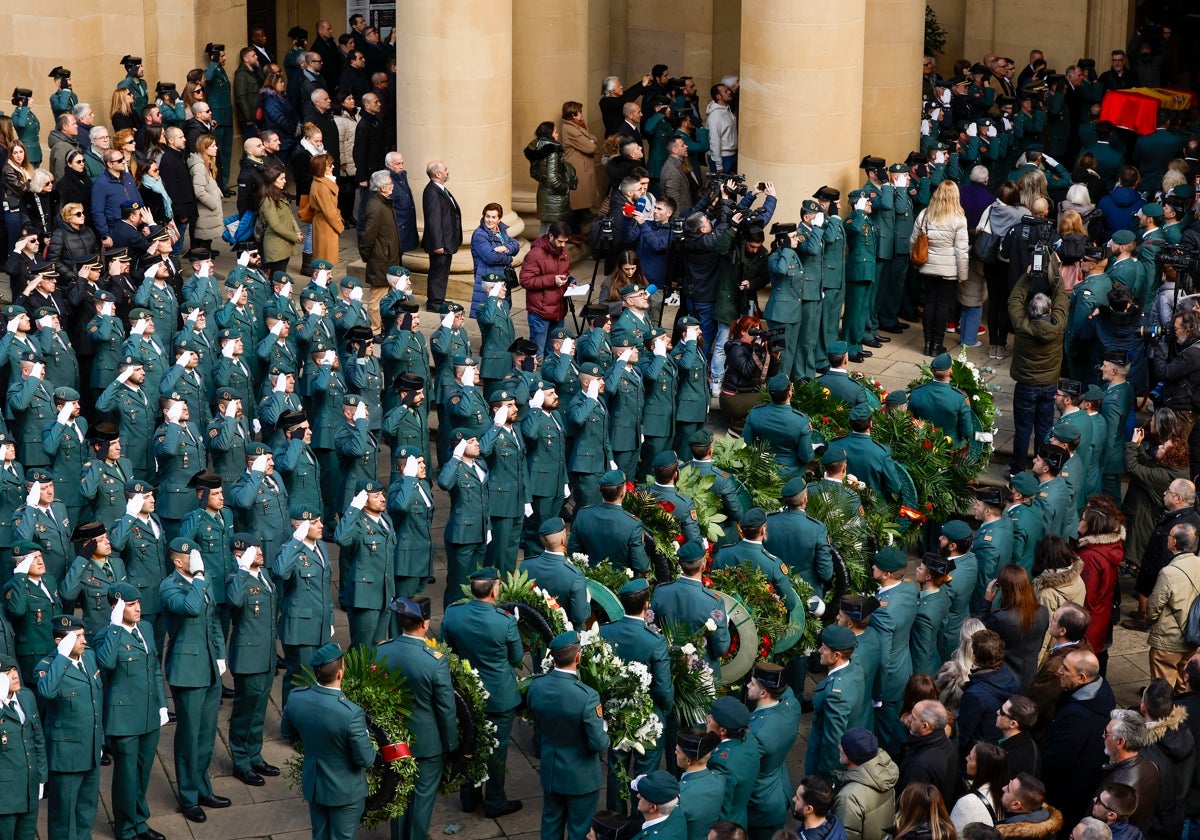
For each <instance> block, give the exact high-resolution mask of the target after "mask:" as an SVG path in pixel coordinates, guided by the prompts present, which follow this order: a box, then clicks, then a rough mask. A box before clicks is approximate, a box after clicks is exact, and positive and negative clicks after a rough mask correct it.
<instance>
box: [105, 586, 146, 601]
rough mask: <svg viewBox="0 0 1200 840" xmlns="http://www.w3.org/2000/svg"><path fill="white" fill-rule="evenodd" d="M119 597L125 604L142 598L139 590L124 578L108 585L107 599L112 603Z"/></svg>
mask: <svg viewBox="0 0 1200 840" xmlns="http://www.w3.org/2000/svg"><path fill="white" fill-rule="evenodd" d="M118 599H120V600H122V601H124V602H125V603H126V604H130V603H133V602H134V601H140V600H141V599H142V593H141V590H139V589H138V588H137V587H136V586H134V585H133V584H132V583H130V582H129V581H126V580H120V581H117V582H116V583H114V584H112V585H111V586H109V587H108V600H109V601H111V602H112V603H113V604H116V603H117V600H118Z"/></svg>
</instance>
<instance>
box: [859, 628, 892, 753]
mask: <svg viewBox="0 0 1200 840" xmlns="http://www.w3.org/2000/svg"><path fill="white" fill-rule="evenodd" d="M854 637H855V641H856V644H855V648H854V657H853V658H852V659H851V660H850V667H851V668H857V669H858V672H859V673H860V674H862V686H863V693H864V702H862V703H860V704H858V706H856V707H855V708H854V709H853V710H851V712H850V725H851V726H858V727H861V728H863V729H865V730H867V731H868V732H874V731H875V702H876V701H878V702H883V701H882V699H881V698H882V696H883V688H882V686H883V673H884V665H883V660H884V658H885V657H886V656H888V655H890V654H891V649H890V648H885V647H884V645H885V644H887V643H888V642H890V639H888V638H887V636H886V635H885V634H883V633H880V632H879V628H877V627H873V626H871V625H870V624H868V625H867V626H866V627H864V628H863V630H862V632H861V633H860V632H859V631H858V628H854Z"/></svg>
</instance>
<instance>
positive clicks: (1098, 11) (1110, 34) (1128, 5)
mask: <svg viewBox="0 0 1200 840" xmlns="http://www.w3.org/2000/svg"><path fill="white" fill-rule="evenodd" d="M1087 7H1088V8H1087V22H1088V26H1087V54H1088V55H1089V56H1091V57H1092V58H1094V59H1096V68H1097V71H1098V72H1100V73H1103V72H1104V71H1105V70H1107V69H1108V56H1109V53H1111V52H1112V51H1113V50H1116V49H1125V43H1126V41H1127V40H1128V38H1129V33H1130V32H1131V31H1133V3H1132V2H1130V0H1088V4H1087ZM1175 37H1178V36H1175ZM1068 60H1069V61H1074V59H1068ZM1132 62H1133V58H1132V57H1130V63H1131V64H1132Z"/></svg>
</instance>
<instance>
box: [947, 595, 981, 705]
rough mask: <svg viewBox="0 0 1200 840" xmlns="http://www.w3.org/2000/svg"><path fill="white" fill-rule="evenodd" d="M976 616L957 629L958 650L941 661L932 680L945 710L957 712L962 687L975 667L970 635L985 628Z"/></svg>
mask: <svg viewBox="0 0 1200 840" xmlns="http://www.w3.org/2000/svg"><path fill="white" fill-rule="evenodd" d="M986 629H987V628H986V627H984V626H983V622H982V621H980V620H979V619H978V618H968V619H967V620H966V621H964V622H963V623H962V627H961V628H960V629H959V631H958V650H956V651H955V652H954V655H953V656H952V657H950V658H949V659H947V660H946V661H945V662H943V663H942V667H941V668H939V669H938V672H937V676H936V677H934V682H935V683H936V684H937V687H938V691H939V692H941V694H940V695H939V697H938V699H939V700H941V701H942V705H943V706H945V707H946V709H947V710H949V711H951V712H954V713H955V714H957V713H958V705H959V703H960V702H961V701H962V693H963V688H964V687H965V686H966V684H967V680H969V679H970V678H971V669H973V668H974V667H975V654H974V653H973V652H972V651H971V637H972V636H974V635H975V634H976V633H978V632H979V631H980V630H986Z"/></svg>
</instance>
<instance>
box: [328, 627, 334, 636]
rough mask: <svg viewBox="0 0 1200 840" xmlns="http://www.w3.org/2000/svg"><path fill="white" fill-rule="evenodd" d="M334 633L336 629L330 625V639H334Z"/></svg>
mask: <svg viewBox="0 0 1200 840" xmlns="http://www.w3.org/2000/svg"><path fill="white" fill-rule="evenodd" d="M333 631H334V627H333V625H332V624H330V625H329V638H330V639H332V638H333Z"/></svg>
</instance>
